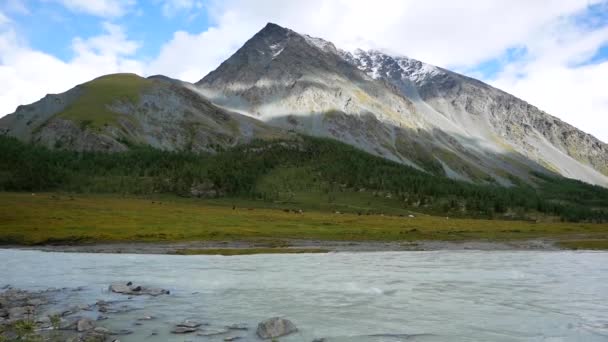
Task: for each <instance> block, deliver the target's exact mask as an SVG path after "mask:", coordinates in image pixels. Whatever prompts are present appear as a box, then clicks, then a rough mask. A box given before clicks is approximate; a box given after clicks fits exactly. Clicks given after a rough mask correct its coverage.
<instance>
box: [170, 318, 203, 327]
mask: <svg viewBox="0 0 608 342" xmlns="http://www.w3.org/2000/svg"><path fill="white" fill-rule="evenodd" d="M201 325H203V323H201V322H199V321H195V320H192V319H187V320H185V321H183V322H181V323H178V324H176V325H175V326H177V327H184V328H198V327H200V326H201Z"/></svg>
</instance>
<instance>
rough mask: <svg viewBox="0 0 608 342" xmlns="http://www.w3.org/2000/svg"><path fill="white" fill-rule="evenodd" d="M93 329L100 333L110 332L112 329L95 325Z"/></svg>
mask: <svg viewBox="0 0 608 342" xmlns="http://www.w3.org/2000/svg"><path fill="white" fill-rule="evenodd" d="M93 331H94V332H96V333H99V334H108V335H109V334H110V329H108V328H104V327H95V328H94V329H93Z"/></svg>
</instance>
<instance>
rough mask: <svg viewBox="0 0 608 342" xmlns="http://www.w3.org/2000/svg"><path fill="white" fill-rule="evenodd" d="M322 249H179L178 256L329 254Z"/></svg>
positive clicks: (176, 252)
mask: <svg viewBox="0 0 608 342" xmlns="http://www.w3.org/2000/svg"><path fill="white" fill-rule="evenodd" d="M327 252H329V251H328V250H327V249H321V248H205V249H178V250H177V251H175V254H178V255H225V256H232V255H251V254H303V253H327Z"/></svg>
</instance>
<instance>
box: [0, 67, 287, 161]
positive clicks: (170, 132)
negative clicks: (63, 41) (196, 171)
mask: <svg viewBox="0 0 608 342" xmlns="http://www.w3.org/2000/svg"><path fill="white" fill-rule="evenodd" d="M0 132H3V133H4V134H5V135H10V136H14V137H17V138H19V139H20V140H23V141H27V142H33V143H39V144H42V145H45V146H48V147H51V148H65V149H72V150H97V151H110V152H116V151H124V150H126V149H128V148H129V146H130V145H134V144H138V145H149V146H152V147H155V148H159V149H165V150H182V149H192V150H197V151H216V150H218V149H222V148H227V147H230V146H234V145H236V144H239V143H244V142H249V141H251V140H252V139H254V138H265V137H274V136H276V137H283V136H285V135H286V134H285V133H284V132H281V131H279V130H278V129H275V128H273V127H270V126H268V125H265V124H264V123H262V122H260V121H259V120H255V119H252V118H250V117H248V116H244V115H241V114H237V113H234V112H230V111H227V110H224V109H221V108H218V107H216V106H214V105H213V104H212V103H210V102H209V101H207V100H206V99H204V98H202V97H201V96H200V95H199V94H198V93H197V92H196V91H195V90H193V89H191V86H190V85H189V84H187V83H184V82H181V81H178V80H173V79H170V78H168V77H165V76H151V77H149V78H142V77H140V76H137V75H134V74H114V75H106V76H102V77H99V78H97V79H94V80H92V81H90V82H87V83H85V84H82V85H79V86H76V87H75V88H72V89H71V90H69V91H67V92H65V93H63V94H58V95H47V96H46V97H44V98H43V99H41V100H40V101H38V102H35V103H33V104H30V105H27V106H19V108H17V110H16V111H15V113H13V114H9V115H7V116H5V117H3V118H1V119H0Z"/></svg>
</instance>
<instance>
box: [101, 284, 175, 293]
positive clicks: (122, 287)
mask: <svg viewBox="0 0 608 342" xmlns="http://www.w3.org/2000/svg"><path fill="white" fill-rule="evenodd" d="M109 290H110V291H112V292H114V293H121V294H126V295H135V296H139V295H149V296H154V297H156V296H160V295H164V294H170V291H169V290H165V289H161V288H154V287H144V286H140V285H134V284H133V283H132V282H130V281H129V282H124V283H114V284H111V285H110V287H109Z"/></svg>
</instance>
